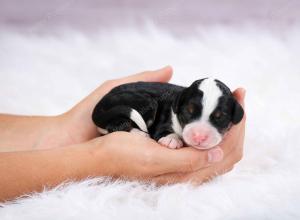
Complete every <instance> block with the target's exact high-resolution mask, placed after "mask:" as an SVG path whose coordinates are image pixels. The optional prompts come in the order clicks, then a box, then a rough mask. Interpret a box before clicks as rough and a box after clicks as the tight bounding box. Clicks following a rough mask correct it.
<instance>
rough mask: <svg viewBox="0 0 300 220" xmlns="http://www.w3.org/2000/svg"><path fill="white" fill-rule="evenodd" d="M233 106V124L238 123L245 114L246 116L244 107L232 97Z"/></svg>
mask: <svg viewBox="0 0 300 220" xmlns="http://www.w3.org/2000/svg"><path fill="white" fill-rule="evenodd" d="M232 103H233V108H232V117H231V121H232V123H233V124H238V123H239V122H240V121H241V120H242V118H243V116H244V109H243V108H242V106H241V105H240V104H239V103H238V102H237V101H236V99H235V98H234V97H233V98H232Z"/></svg>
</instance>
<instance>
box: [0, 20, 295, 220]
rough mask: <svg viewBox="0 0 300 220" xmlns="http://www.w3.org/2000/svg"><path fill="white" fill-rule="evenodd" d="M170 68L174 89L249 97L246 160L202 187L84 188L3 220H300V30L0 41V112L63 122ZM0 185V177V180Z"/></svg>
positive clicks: (26, 206) (10, 37)
mask: <svg viewBox="0 0 300 220" xmlns="http://www.w3.org/2000/svg"><path fill="white" fill-rule="evenodd" d="M166 64H170V65H172V66H173V67H174V71H175V75H174V78H173V80H172V82H173V83H178V84H182V85H189V84H190V83H191V82H192V81H194V80H195V79H199V78H202V77H206V76H214V77H217V78H220V79H221V80H223V81H224V82H226V83H227V84H228V85H229V86H230V87H231V88H233V89H234V88H236V87H237V86H240V85H242V86H244V87H245V88H246V89H247V97H246V104H247V106H246V107H247V114H248V118H247V119H248V122H247V136H246V143H245V153H244V159H243V160H242V161H241V162H240V163H239V164H238V165H237V166H236V167H235V169H234V170H233V171H232V172H231V173H229V174H226V175H224V176H221V177H218V178H216V179H215V180H213V181H211V182H209V183H207V184H204V185H202V186H199V187H192V186H190V185H187V184H180V185H173V186H165V187H161V188H154V187H153V186H147V185H142V184H140V183H136V182H110V181H108V180H107V181H103V180H101V179H90V180H86V181H83V182H81V183H70V184H68V185H65V186H60V187H57V188H55V189H52V190H49V191H47V190H45V191H44V192H43V193H39V194H34V195H32V196H30V197H29V198H26V199H19V200H17V201H16V202H14V203H6V204H2V207H1V208H0V219H1V220H8V219H30V220H34V219H39V220H40V219H103V220H104V219H174V220H177V219H183V220H187V219H189V220H192V219H222V220H223V219H243V220H245V219H251V220H252V219H280V220H282V219H300V135H299V132H300V107H299V106H300V105H299V102H300V86H299V85H300V80H299V79H300V30H299V27H293V28H289V29H286V30H285V31H284V32H281V33H276V32H272V31H267V30H262V29H257V28H253V27H247V28H232V27H222V26H220V27H210V28H207V27H206V28H199V30H198V32H197V34H195V35H193V36H184V37H180V38H175V37H173V36H172V35H170V34H168V33H166V32H164V31H162V30H159V29H156V28H153V27H151V28H148V29H146V30H144V31H138V30H135V29H131V30H130V29H126V30H121V29H117V30H110V31H106V32H100V33H97V34H95V33H94V34H90V35H84V34H82V33H78V32H74V31H67V32H64V33H59V34H57V33H53V34H39V35H38V34H32V33H31V34H29V33H27V34H22V33H17V32H13V31H9V30H3V29H2V30H1V32H0V99H1V102H0V111H1V112H10V113H16V114H58V113H61V112H63V111H65V110H67V109H68V108H70V107H71V106H72V105H74V104H75V103H76V102H78V101H79V100H80V99H82V98H83V97H84V96H86V95H87V94H88V93H89V92H90V91H92V90H93V89H94V88H95V87H97V86H98V85H99V84H101V82H103V81H104V80H106V79H108V78H114V77H120V76H124V75H127V74H131V73H135V72H138V71H142V70H147V69H154V68H159V67H161V66H164V65H166ZM0 178H1V177H0Z"/></svg>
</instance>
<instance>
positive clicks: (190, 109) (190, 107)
mask: <svg viewBox="0 0 300 220" xmlns="http://www.w3.org/2000/svg"><path fill="white" fill-rule="evenodd" d="M187 110H188V112H189V113H191V114H193V113H194V112H195V105H194V104H193V103H189V104H188V105H187Z"/></svg>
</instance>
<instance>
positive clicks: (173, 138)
mask: <svg viewBox="0 0 300 220" xmlns="http://www.w3.org/2000/svg"><path fill="white" fill-rule="evenodd" d="M158 143H160V144H162V145H164V146H166V147H168V148H171V149H176V148H181V147H182V146H183V143H182V140H181V138H180V136H179V135H177V134H175V133H172V134H168V135H167V136H165V137H161V138H160V139H159V140H158Z"/></svg>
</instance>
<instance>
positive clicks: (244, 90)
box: [242, 88, 246, 99]
mask: <svg viewBox="0 0 300 220" xmlns="http://www.w3.org/2000/svg"><path fill="white" fill-rule="evenodd" d="M242 94H243V99H244V98H245V96H246V89H244V88H243V89H242Z"/></svg>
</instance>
